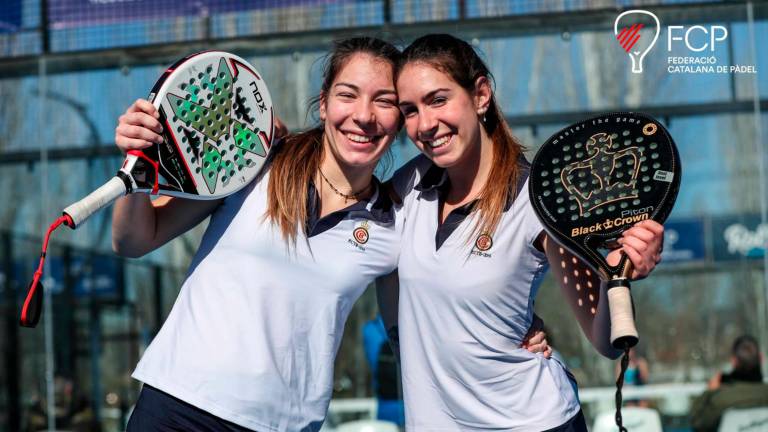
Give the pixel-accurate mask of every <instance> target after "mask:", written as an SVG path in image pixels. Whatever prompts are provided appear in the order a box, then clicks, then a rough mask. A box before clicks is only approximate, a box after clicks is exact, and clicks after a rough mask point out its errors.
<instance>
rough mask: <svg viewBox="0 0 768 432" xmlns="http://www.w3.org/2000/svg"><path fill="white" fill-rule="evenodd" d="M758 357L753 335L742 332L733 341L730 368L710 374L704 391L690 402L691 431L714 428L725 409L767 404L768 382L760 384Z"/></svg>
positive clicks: (711, 429) (758, 351)
mask: <svg viewBox="0 0 768 432" xmlns="http://www.w3.org/2000/svg"><path fill="white" fill-rule="evenodd" d="M761 360H762V359H761V355H760V350H759V348H758V346H757V340H755V338H753V337H752V336H746V335H745V336H741V337H739V338H737V339H736V341H734V343H733V349H732V352H731V365H732V366H733V371H732V372H731V373H729V374H724V373H722V372H720V373H718V374H716V375H715V376H714V377H712V379H711V380H709V384H708V385H707V387H708V390H707V391H705V392H704V394H702V395H701V396H699V397H698V398H696V400H695V401H694V402H693V408H692V409H691V425H692V426H693V428H694V430H695V431H697V432H708V431H713V432H714V431H717V428H718V424H719V423H720V418H721V417H722V415H723V412H725V410H726V409H728V408H754V407H763V406H768V384H765V383H763V373H762V371H761V370H760V362H761Z"/></svg>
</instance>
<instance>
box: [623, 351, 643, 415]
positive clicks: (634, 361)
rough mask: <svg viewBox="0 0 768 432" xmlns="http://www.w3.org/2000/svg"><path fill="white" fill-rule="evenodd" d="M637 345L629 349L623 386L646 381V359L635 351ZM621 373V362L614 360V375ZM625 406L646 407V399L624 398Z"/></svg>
mask: <svg viewBox="0 0 768 432" xmlns="http://www.w3.org/2000/svg"><path fill="white" fill-rule="evenodd" d="M636 348H637V347H632V348H631V349H630V350H629V366H628V367H627V371H626V373H624V386H625V387H632V386H641V385H645V384H647V383H648V376H649V372H648V360H646V359H645V357H643V356H642V355H640V354H639V353H638V352H637V349H636ZM619 373H621V363H620V362H616V376H617V377H618V376H619ZM626 405H627V406H639V407H643V408H647V407H648V401H646V400H642V399H631V398H630V399H626Z"/></svg>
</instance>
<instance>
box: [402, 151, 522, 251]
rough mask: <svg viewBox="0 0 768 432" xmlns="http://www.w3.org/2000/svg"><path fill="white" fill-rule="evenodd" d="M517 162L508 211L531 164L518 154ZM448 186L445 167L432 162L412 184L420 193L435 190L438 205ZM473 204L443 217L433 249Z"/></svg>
mask: <svg viewBox="0 0 768 432" xmlns="http://www.w3.org/2000/svg"><path fill="white" fill-rule="evenodd" d="M518 164H519V167H520V175H519V178H518V181H517V182H516V184H512V183H510V185H509V187H510V193H509V195H507V202H506V204H505V206H504V211H508V210H509V209H510V208H511V207H512V203H513V202H514V200H515V198H516V197H517V196H518V195H520V193H522V192H523V185H524V184H525V181H526V180H527V179H528V174H529V173H530V171H531V164H530V163H529V162H528V161H527V160H526V159H525V157H523V156H520V158H519V159H518ZM450 187H451V181H450V179H449V178H448V173H447V172H446V170H445V168H440V167H439V166H437V165H435V164H432V165H430V167H429V168H428V169H427V172H425V173H424V176H423V177H422V178H421V181H419V183H418V184H417V185H416V186H414V189H415V190H417V191H419V192H422V193H424V192H431V191H435V192H436V193H437V199H438V205H439V204H440V203H441V202H443V201H444V200H445V196H446V195H447V194H448V189H449V188H450ZM513 187H514V188H515V190H514V191H513V190H511V189H512V188H513ZM475 204H477V200H476V199H475V200H472V201H470V202H468V203H466V204H464V205H463V206H461V207H457V208H455V209H454V210H453V211H452V212H451V213H450V214H449V215H448V216H447V217H446V218H445V221H444V222H443V223H442V224H441V225H440V226H438V228H437V232H436V233H435V250H438V249H440V246H442V245H443V243H445V241H446V240H447V239H448V237H450V235H451V234H452V233H453V232H454V231H455V230H456V228H458V227H459V225H460V224H461V223H462V222H463V221H464V219H466V218H467V217H468V216H469V215H470V214H472V210H474V208H475Z"/></svg>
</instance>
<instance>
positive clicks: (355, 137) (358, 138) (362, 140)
mask: <svg viewBox="0 0 768 432" xmlns="http://www.w3.org/2000/svg"><path fill="white" fill-rule="evenodd" d="M347 138H349V139H350V140H351V141H354V142H359V143H367V142H371V141H373V137H369V136H364V135H356V134H351V133H348V134H347Z"/></svg>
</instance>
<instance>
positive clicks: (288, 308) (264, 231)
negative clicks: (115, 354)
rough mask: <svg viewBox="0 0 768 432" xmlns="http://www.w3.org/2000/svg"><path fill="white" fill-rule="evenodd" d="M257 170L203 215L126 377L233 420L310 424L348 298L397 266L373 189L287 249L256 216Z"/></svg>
mask: <svg viewBox="0 0 768 432" xmlns="http://www.w3.org/2000/svg"><path fill="white" fill-rule="evenodd" d="M268 181H269V175H268V174H267V175H265V176H264V178H262V179H261V180H260V181H254V182H253V183H251V184H250V185H249V186H248V187H246V188H244V189H243V190H241V191H239V192H237V193H235V194H233V195H231V196H229V197H227V198H226V199H225V201H224V202H223V204H222V205H221V206H219V208H218V209H217V210H216V211H215V212H214V213H213V215H212V217H211V221H210V225H209V226H208V229H207V231H206V232H205V235H204V237H203V239H202V244H201V245H200V248H199V249H198V251H197V254H196V255H195V257H194V259H193V261H192V264H191V267H190V269H189V273H188V275H187V278H186V280H185V281H184V284H183V286H182V288H181V292H180V293H179V296H178V298H177V299H176V303H175V304H174V306H173V309H172V310H171V313H170V315H169V316H168V319H167V320H166V321H165V323H164V324H163V327H162V329H161V330H160V332H159V333H158V334H157V336H156V337H155V339H154V340H153V341H152V344H151V345H150V346H149V348H148V349H147V351H146V353H145V354H144V356H143V357H142V359H141V361H140V362H139V365H138V366H137V368H136V370H135V371H134V373H133V377H134V378H136V379H138V380H140V381H143V382H145V383H147V384H149V385H151V386H153V387H156V388H158V389H160V390H162V391H164V392H166V393H169V394H171V395H173V396H175V397H177V398H179V399H181V400H183V401H185V402H188V403H190V404H192V405H195V406H197V407H198V408H201V409H203V410H205V411H207V412H209V413H211V414H214V415H216V416H218V417H220V418H222V419H225V420H229V421H231V422H233V423H236V424H238V425H241V426H244V427H247V428H250V429H254V430H258V431H259V432H264V431H288V432H296V431H318V430H320V427H321V425H322V422H323V420H324V419H325V415H326V411H327V408H328V404H329V402H330V399H331V393H332V388H333V365H334V358H335V356H336V352H337V350H338V348H339V344H340V342H341V337H342V334H343V331H344V323H345V321H346V319H347V316H348V315H349V312H350V310H351V309H352V305H353V304H354V303H355V301H356V300H357V298H358V297H359V296H360V295H361V294H362V293H363V291H364V290H365V288H366V287H367V286H368V284H369V283H370V282H372V281H373V279H374V278H376V277H377V276H380V275H383V274H387V273H389V272H391V271H392V270H393V269H394V268H395V266H396V263H397V256H398V252H399V242H400V232H398V229H397V227H396V226H395V222H394V211H393V209H392V206H391V202H390V201H389V198H388V197H387V196H386V194H385V193H379V192H378V191H379V187H378V182H377V184H376V186H377V187H376V193H375V194H374V196H373V197H372V198H371V200H370V201H369V202H358V203H356V204H355V205H352V206H350V207H349V208H347V209H345V210H342V211H338V212H335V213H332V214H330V215H328V216H326V217H324V218H322V219H319V220H317V217H316V213H317V210H316V209H317V195H316V192H315V190H314V188H310V195H309V198H308V207H309V210H310V213H311V214H313V215H315V216H314V217H311V218H310V219H311V221H310V222H311V223H310V230H309V232H310V235H309V238H307V237H306V236H304V235H303V234H299V236H298V239H297V241H296V246H295V248H294V249H291V248H289V247H288V246H287V245H286V242H285V241H284V240H283V239H282V237H281V235H280V232H279V228H277V227H275V226H272V224H271V223H270V222H268V221H266V222H265V221H264V219H263V218H264V213H265V209H266V204H267V199H266V197H267V184H268Z"/></svg>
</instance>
